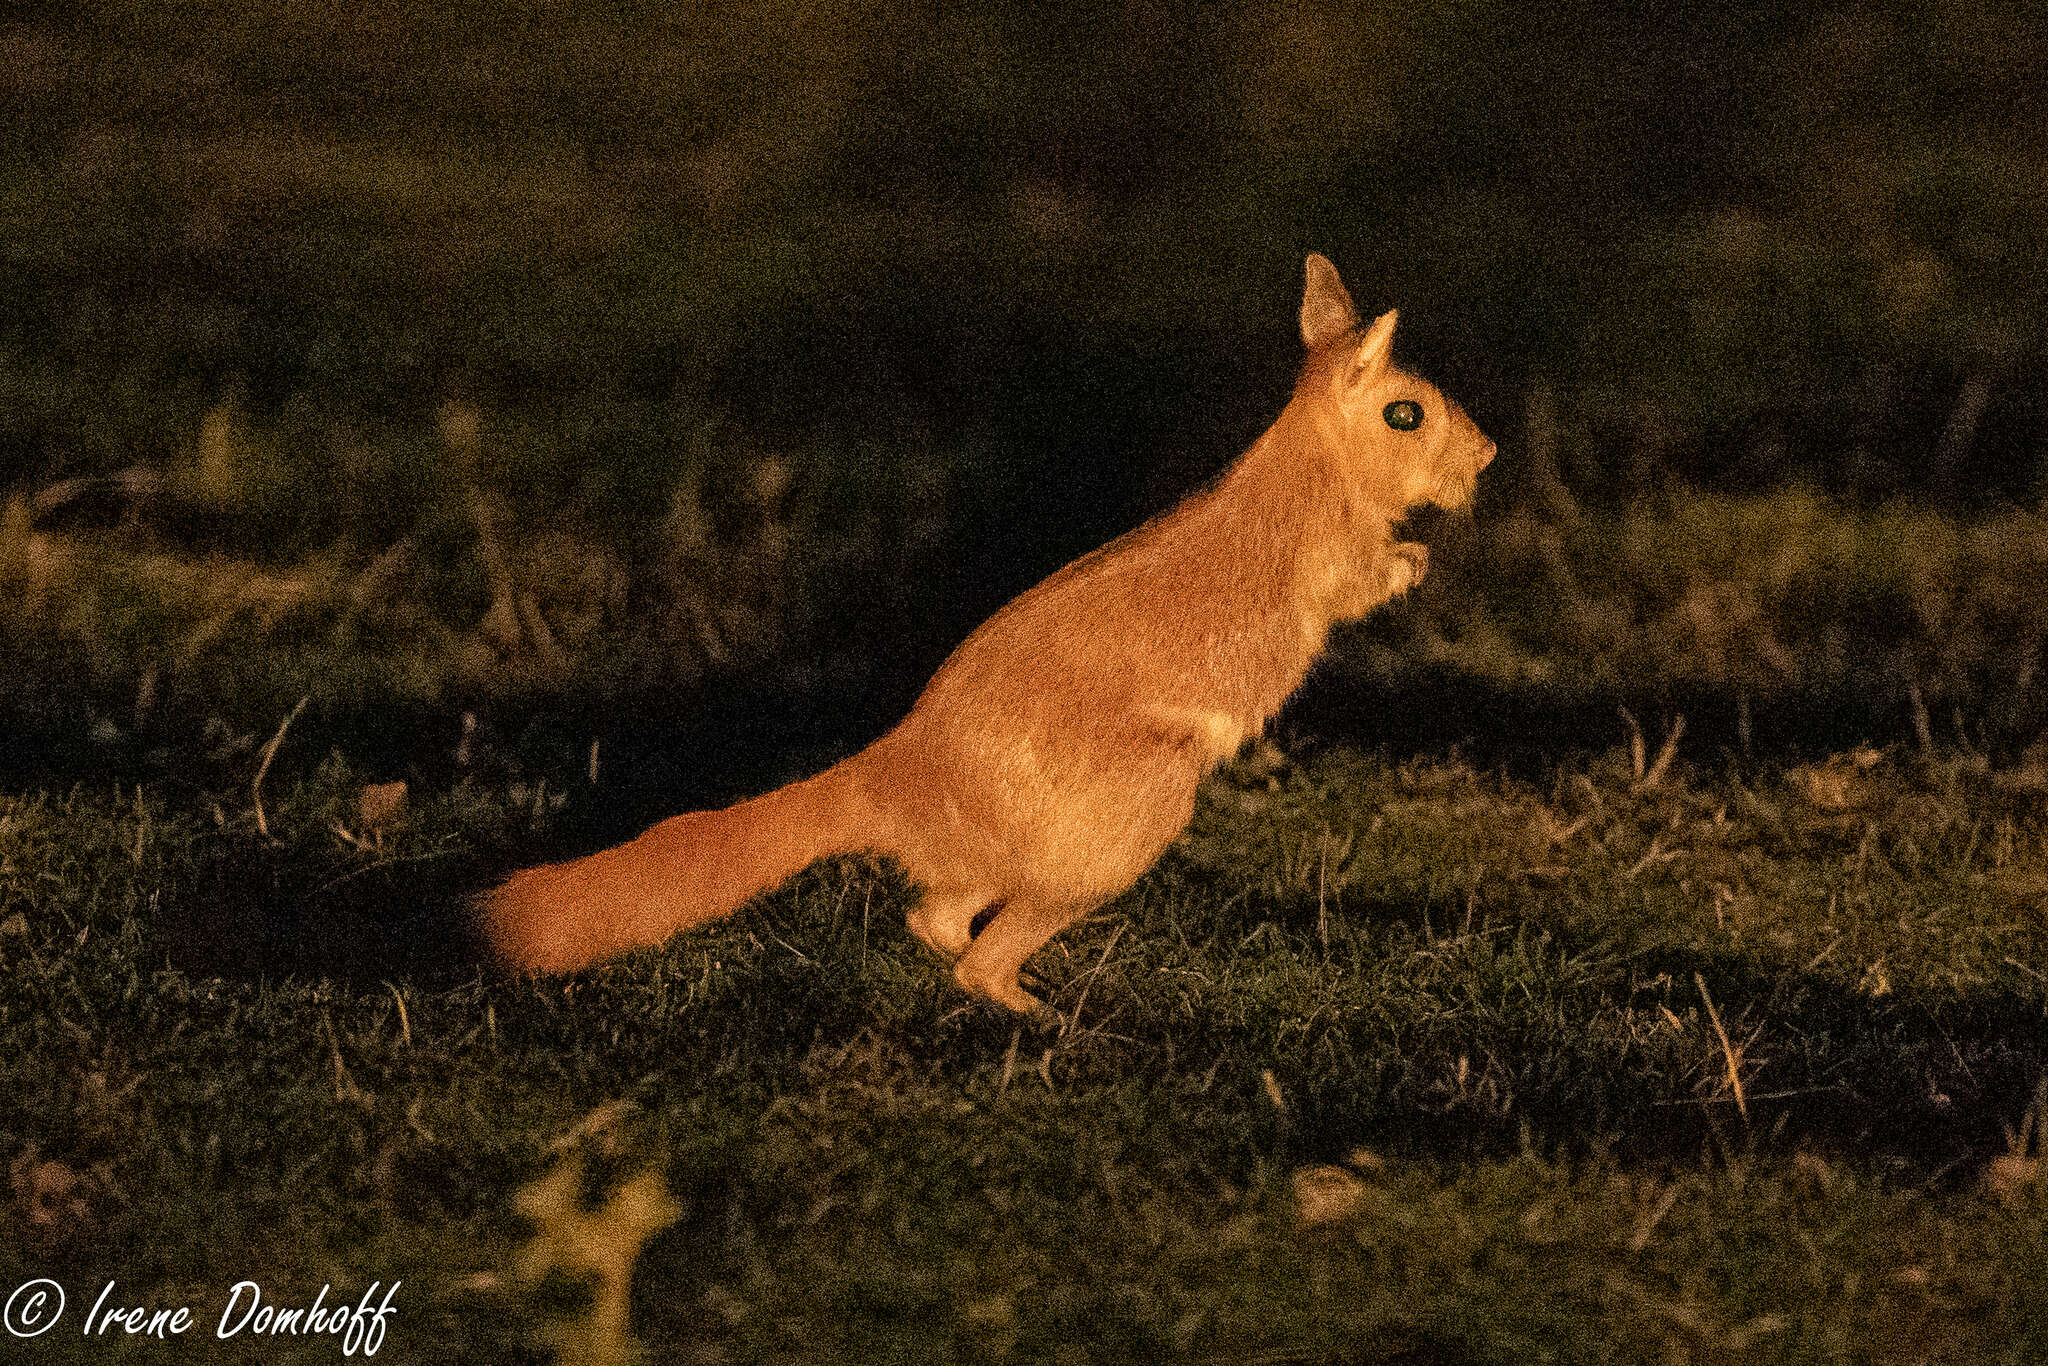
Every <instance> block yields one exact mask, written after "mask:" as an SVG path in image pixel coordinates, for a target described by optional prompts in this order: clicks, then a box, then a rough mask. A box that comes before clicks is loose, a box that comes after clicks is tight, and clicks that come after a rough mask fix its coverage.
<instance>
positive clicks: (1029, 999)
mask: <svg viewBox="0 0 2048 1366" xmlns="http://www.w3.org/2000/svg"><path fill="white" fill-rule="evenodd" d="M1101 904H1102V903H1101V900H1100V899H1099V898H1087V899H1082V900H1074V899H1072V898H1055V897H1046V898H1038V897H1018V898H1015V899H1013V900H1011V901H1010V902H1008V903H1007V904H1006V905H1004V907H1003V909H1002V914H1001V915H998V916H997V917H995V919H993V920H991V921H989V922H988V924H987V926H986V927H984V928H983V930H982V931H981V933H980V934H979V935H977V936H975V938H974V939H973V941H972V942H971V943H970V944H969V945H968V946H967V950H966V952H964V953H962V954H961V955H960V961H959V962H958V963H955V964H954V965H953V980H955V981H957V982H958V983H959V984H960V985H961V986H963V987H966V988H967V989H968V990H969V991H972V992H976V993H978V994H980V995H982V996H986V997H988V998H989V999H990V1000H992V1001H998V1002H1000V1003H1002V1004H1003V1005H1006V1006H1008V1007H1009V1008H1010V1009H1012V1010H1014V1011H1017V1012H1018V1013H1019V1014H1032V1013H1034V1012H1037V1011H1041V1010H1044V1009H1045V1008H1046V1007H1045V1003H1044V1002H1042V1001H1040V1000H1039V999H1038V998H1037V997H1035V996H1033V995H1031V993H1029V992H1027V991H1025V990H1024V988H1023V987H1021V986H1019V985H1018V984H1017V973H1018V972H1019V971H1020V970H1021V969H1022V968H1023V966H1024V960H1025V959H1027V958H1029V957H1030V956H1031V955H1032V954H1033V953H1036V952H1037V951H1038V948H1039V946H1040V945H1041V944H1043V943H1045V941H1046V940H1048V939H1050V938H1052V937H1053V936H1054V935H1056V934H1058V933H1059V932H1060V931H1061V930H1063V929H1065V928H1066V927H1067V926H1069V925H1071V924H1073V923H1074V922H1075V921H1076V920H1079V919H1080V918H1081V917H1082V916H1084V915H1086V914H1088V912H1090V911H1092V910H1094V909H1095V908H1096V907H1097V906H1099V905H1101Z"/></svg>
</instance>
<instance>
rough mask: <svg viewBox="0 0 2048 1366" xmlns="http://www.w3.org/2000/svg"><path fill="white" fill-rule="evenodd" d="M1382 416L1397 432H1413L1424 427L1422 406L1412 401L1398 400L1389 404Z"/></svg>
mask: <svg viewBox="0 0 2048 1366" xmlns="http://www.w3.org/2000/svg"><path fill="white" fill-rule="evenodd" d="M1380 416H1381V417H1384V418H1385V419H1386V420H1387V425H1388V426H1389V427H1392V428H1393V429H1394V430H1395V431H1397V432H1412V431H1414V430H1415V429H1416V428H1417V427H1420V426H1421V425H1422V405H1421V404H1420V403H1416V402H1414V401H1413V400H1411V399H1405V398H1398V399H1395V400H1394V401H1393V402H1392V403H1389V404H1388V405H1387V406H1386V408H1385V409H1384V410H1383V411H1382V412H1381V413H1380Z"/></svg>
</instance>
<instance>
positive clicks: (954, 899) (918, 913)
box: [904, 887, 996, 958]
mask: <svg viewBox="0 0 2048 1366" xmlns="http://www.w3.org/2000/svg"><path fill="white" fill-rule="evenodd" d="M995 904H996V899H995V897H993V896H991V895H990V894H989V893H987V892H985V891H960V890H958V889H957V888H936V887H928V888H926V889H925V890H924V892H923V893H922V894H921V896H920V897H919V899H918V903H917V905H916V906H914V907H912V908H911V911H910V914H909V915H907V916H906V917H904V918H905V920H906V921H907V922H908V923H909V925H910V932H911V933H912V934H914V935H916V936H917V937H918V938H919V939H922V940H923V941H924V942H925V944H926V945H927V946H928V947H930V948H931V949H932V951H933V952H935V953H938V954H941V955H943V956H945V957H947V958H958V957H959V956H960V955H961V954H963V953H965V952H967V946H968V944H969V943H970V942H972V941H973V939H974V922H975V921H976V920H978V919H986V917H987V916H988V915H990V914H992V908H993V907H994V906H995Z"/></svg>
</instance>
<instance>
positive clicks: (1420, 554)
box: [1387, 541, 1429, 593]
mask: <svg viewBox="0 0 2048 1366" xmlns="http://www.w3.org/2000/svg"><path fill="white" fill-rule="evenodd" d="M1387 554H1388V556H1389V557H1390V558H1389V560H1388V562H1387V591H1388V592H1389V593H1405V592H1407V591H1408V590H1409V589H1411V588H1413V587H1414V586H1415V585H1416V584H1418V583H1421V582H1422V576H1423V575H1425V574H1427V573H1428V572H1429V547H1428V546H1426V545H1424V544H1423V543H1422V542H1420V541H1397V542H1395V544H1394V546H1393V548H1392V549H1390V550H1389V551H1388V552H1387Z"/></svg>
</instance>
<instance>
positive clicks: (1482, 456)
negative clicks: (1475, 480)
mask: <svg viewBox="0 0 2048 1366" xmlns="http://www.w3.org/2000/svg"><path fill="white" fill-rule="evenodd" d="M1498 449H1500V448H1499V447H1498V446H1495V445H1494V444H1493V443H1492V442H1491V441H1489V442H1487V443H1486V448H1485V449H1484V450H1482V451H1480V452H1479V468H1480V469H1482V470H1483V469H1485V468H1486V467H1487V466H1488V465H1491V464H1492V463H1493V453H1494V452H1495V451H1496V450H1498Z"/></svg>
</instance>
